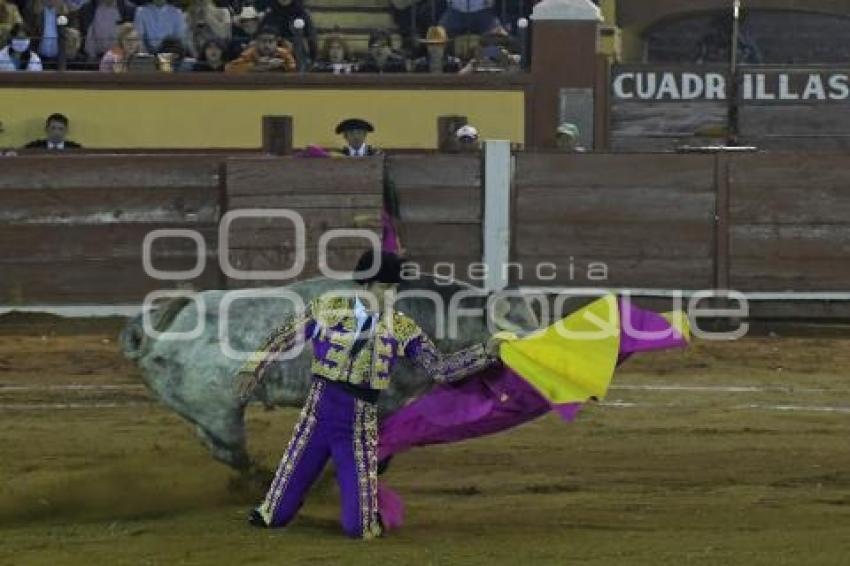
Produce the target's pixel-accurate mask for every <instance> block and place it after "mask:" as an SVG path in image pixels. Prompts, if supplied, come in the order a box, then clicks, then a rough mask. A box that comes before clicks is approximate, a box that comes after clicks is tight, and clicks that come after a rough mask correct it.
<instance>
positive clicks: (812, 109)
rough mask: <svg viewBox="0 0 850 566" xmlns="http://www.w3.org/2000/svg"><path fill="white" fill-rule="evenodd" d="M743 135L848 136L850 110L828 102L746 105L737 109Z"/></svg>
mask: <svg viewBox="0 0 850 566" xmlns="http://www.w3.org/2000/svg"><path fill="white" fill-rule="evenodd" d="M738 120H739V128H740V132H741V135H743V136H800V135H815V136H820V137H823V136H837V137H844V138H846V137H847V134H848V131H850V112H848V111H847V110H846V107H836V106H833V105H829V104H821V105H812V104H797V105H764V106H743V107H742V108H741V109H740V110H739V113H738Z"/></svg>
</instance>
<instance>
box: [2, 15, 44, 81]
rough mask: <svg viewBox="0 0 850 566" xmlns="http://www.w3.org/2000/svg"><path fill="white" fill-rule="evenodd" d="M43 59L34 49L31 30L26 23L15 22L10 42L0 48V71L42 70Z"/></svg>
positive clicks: (10, 33)
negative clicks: (30, 34)
mask: <svg viewBox="0 0 850 566" xmlns="http://www.w3.org/2000/svg"><path fill="white" fill-rule="evenodd" d="M41 70H42V66H41V59H40V58H39V56H38V54H37V53H36V52H35V51H33V49H32V43H31V42H30V36H29V32H28V31H27V28H26V26H25V25H24V24H15V25H13V26H12V29H11V30H10V32H9V42H8V44H7V45H6V47H4V48H3V49H0V71H41Z"/></svg>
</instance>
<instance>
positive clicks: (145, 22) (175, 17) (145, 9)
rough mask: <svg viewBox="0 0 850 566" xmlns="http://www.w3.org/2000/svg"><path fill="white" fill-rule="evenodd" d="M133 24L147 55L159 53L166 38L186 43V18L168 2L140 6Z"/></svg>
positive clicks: (164, 0) (159, 0) (161, 0)
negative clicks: (174, 38)
mask: <svg viewBox="0 0 850 566" xmlns="http://www.w3.org/2000/svg"><path fill="white" fill-rule="evenodd" d="M133 23H134V24H135V26H136V30H137V31H138V32H139V36H140V37H141V39H142V45H143V46H144V50H145V51H146V52H148V53H157V52H159V50H160V47H161V45H162V42H163V40H164V39H165V38H166V37H176V38H178V39H179V40H180V41H181V42H183V43H185V42H186V17H185V16H184V15H183V11H182V10H180V8H175V7H174V6H172V5H171V4H169V3H168V0H151V2H150V3H148V4H145V5H144V6H140V7H139V8H138V9H137V10H136V15H135V18H134V22H133Z"/></svg>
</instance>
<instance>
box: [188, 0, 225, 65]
mask: <svg viewBox="0 0 850 566" xmlns="http://www.w3.org/2000/svg"><path fill="white" fill-rule="evenodd" d="M186 22H187V24H188V26H189V35H190V39H191V41H190V49H191V51H192V54H193V55H194V56H195V57H200V56H201V53H202V50H203V47H204V45H205V44H206V43H207V42H208V41H209V40H211V39H216V40H218V41H220V42H223V43H224V44H225V45H226V44H227V43H228V42H229V41H230V33H231V21H230V11H229V10H227V8H216V5H215V3H214V2H213V0H191V3H190V4H189V9H188V10H187V12H186Z"/></svg>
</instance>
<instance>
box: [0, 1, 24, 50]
mask: <svg viewBox="0 0 850 566" xmlns="http://www.w3.org/2000/svg"><path fill="white" fill-rule="evenodd" d="M23 22H24V20H23V19H22V18H21V12H20V10H18V7H17V6H16V5H15V4H13V3H11V2H9V0H0V45H6V42H7V41H9V32H10V31H11V30H12V26H14V25H15V24H21V23H23Z"/></svg>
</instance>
